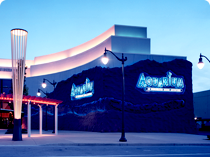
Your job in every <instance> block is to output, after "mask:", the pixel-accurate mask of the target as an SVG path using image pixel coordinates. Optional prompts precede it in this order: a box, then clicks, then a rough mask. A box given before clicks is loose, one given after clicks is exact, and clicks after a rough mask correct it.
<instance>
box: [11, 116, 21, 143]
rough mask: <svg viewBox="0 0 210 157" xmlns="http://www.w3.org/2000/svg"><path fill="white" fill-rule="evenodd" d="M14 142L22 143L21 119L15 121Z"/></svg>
mask: <svg viewBox="0 0 210 157" xmlns="http://www.w3.org/2000/svg"><path fill="white" fill-rule="evenodd" d="M12 140H13V141H22V128H21V119H14V128H13V138H12Z"/></svg>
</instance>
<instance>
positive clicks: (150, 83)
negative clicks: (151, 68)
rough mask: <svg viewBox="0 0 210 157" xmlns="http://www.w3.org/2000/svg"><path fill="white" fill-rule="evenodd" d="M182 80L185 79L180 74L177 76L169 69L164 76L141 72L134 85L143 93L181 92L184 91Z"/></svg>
mask: <svg viewBox="0 0 210 157" xmlns="http://www.w3.org/2000/svg"><path fill="white" fill-rule="evenodd" d="M184 82H185V81H184V78H183V77H182V76H181V77H178V76H177V75H175V74H174V73H173V72H171V71H168V72H167V73H166V76H164V77H156V76H150V75H148V74H147V73H141V74H140V75H139V79H138V82H137V84H136V87H137V89H139V90H140V91H141V92H143V93H145V92H147V93H148V92H153V93H157V92H162V93H163V92H164V93H179V94H182V93H184V91H185V83H184Z"/></svg>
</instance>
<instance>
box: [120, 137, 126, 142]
mask: <svg viewBox="0 0 210 157" xmlns="http://www.w3.org/2000/svg"><path fill="white" fill-rule="evenodd" d="M119 141H120V142H127V140H126V138H125V137H121V138H120V139H119Z"/></svg>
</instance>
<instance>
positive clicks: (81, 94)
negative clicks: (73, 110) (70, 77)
mask: <svg viewBox="0 0 210 157" xmlns="http://www.w3.org/2000/svg"><path fill="white" fill-rule="evenodd" d="M93 94H94V82H93V81H92V82H90V80H89V79H88V78H86V81H85V83H84V84H81V85H78V86H76V85H75V84H74V83H73V84H72V88H71V100H77V99H82V98H87V97H92V96H93Z"/></svg>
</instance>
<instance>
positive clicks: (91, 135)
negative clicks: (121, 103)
mask: <svg viewBox="0 0 210 157" xmlns="http://www.w3.org/2000/svg"><path fill="white" fill-rule="evenodd" d="M5 132H6V130H4V129H0V146H85V145H102V146H103V145H117V146H119V145H124V146H125V145H128V146H132V145H140V146H148V145H151V146H159V145H209V146H210V140H208V138H207V136H206V135H194V134H184V133H126V134H125V136H126V139H127V142H119V139H120V137H121V133H119V132H118V133H100V132H86V131H64V130H59V131H58V135H54V134H52V130H50V131H43V134H42V135H40V134H39V131H38V130H32V134H31V137H28V135H27V134H23V135H22V137H23V141H12V134H5Z"/></svg>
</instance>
